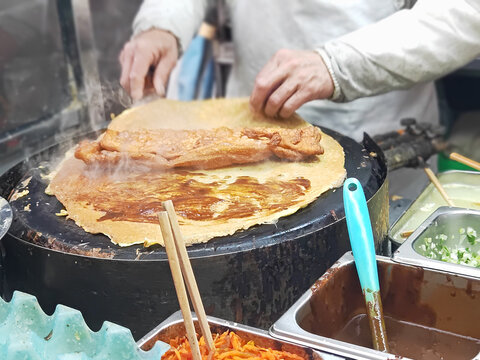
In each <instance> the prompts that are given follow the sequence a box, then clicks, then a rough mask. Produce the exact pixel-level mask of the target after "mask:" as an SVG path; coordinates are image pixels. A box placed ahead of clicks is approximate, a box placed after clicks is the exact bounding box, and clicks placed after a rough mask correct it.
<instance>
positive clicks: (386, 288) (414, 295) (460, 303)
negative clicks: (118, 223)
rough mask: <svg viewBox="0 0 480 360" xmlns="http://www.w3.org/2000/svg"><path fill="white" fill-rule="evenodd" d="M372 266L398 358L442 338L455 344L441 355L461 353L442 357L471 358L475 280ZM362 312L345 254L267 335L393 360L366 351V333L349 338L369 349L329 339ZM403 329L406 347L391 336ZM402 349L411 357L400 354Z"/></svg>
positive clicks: (476, 328) (478, 344)
mask: <svg viewBox="0 0 480 360" xmlns="http://www.w3.org/2000/svg"><path fill="white" fill-rule="evenodd" d="M377 264H378V271H379V279H380V290H381V295H382V302H383V309H384V313H385V316H386V320H388V321H386V327H387V337H390V340H395V341H398V342H397V345H396V346H398V347H401V348H402V352H403V353H402V354H401V355H402V356H404V357H405V358H408V357H410V358H415V359H419V358H420V357H419V356H418V353H419V352H420V351H422V349H421V347H422V346H425V341H426V340H425V339H428V341H432V340H435V341H437V340H438V343H440V344H442V345H441V346H443V343H442V339H444V340H445V339H446V338H442V337H443V336H445V337H448V339H452V338H453V339H454V340H455V341H457V340H458V344H457V343H455V344H454V345H452V344H450V343H448V342H447V341H445V346H447V347H448V348H447V349H446V350H443V349H442V351H446V352H448V351H449V350H451V351H453V352H455V351H460V352H461V355H460V356H458V354H456V355H454V356H450V357H448V356H447V357H445V359H455V360H460V359H461V358H462V354H463V355H464V354H465V353H467V355H466V357H463V358H466V359H471V358H473V357H474V356H475V355H476V354H477V353H478V352H479V351H480V340H479V339H480V280H473V279H469V278H465V277H462V276H456V275H451V274H446V273H442V272H438V271H435V270H428V269H423V268H420V267H414V266H409V265H404V264H399V263H396V262H394V261H392V260H391V259H390V258H387V257H383V256H377ZM362 314H363V315H362ZM364 314H365V302H364V299H363V295H362V292H361V288H360V284H359V281H358V276H357V272H356V269H355V263H354V260H353V256H352V254H351V253H346V254H345V255H344V256H342V258H340V260H339V261H338V262H337V263H335V264H334V265H333V266H332V267H331V268H330V269H329V270H328V271H327V272H326V273H325V274H324V275H323V276H322V277H320V279H319V280H318V281H317V282H316V283H315V284H314V285H313V286H312V287H311V288H310V289H309V290H308V291H307V292H306V293H304V294H303V295H302V297H301V298H300V299H299V300H298V301H297V302H296V303H295V304H294V305H293V306H292V307H291V308H290V309H289V310H288V311H287V312H286V313H285V314H284V315H283V316H282V317H281V318H280V319H279V320H278V321H277V322H275V323H274V324H273V326H272V327H271V328H270V334H271V335H272V336H274V337H276V338H278V339H282V340H286V341H293V342H296V343H298V344H301V345H304V346H310V347H313V348H315V349H319V350H321V351H326V352H330V353H334V354H338V355H340V356H344V357H347V358H354V359H396V358H398V355H397V357H396V355H393V354H387V353H382V352H379V351H376V350H373V349H371V348H369V347H368V346H371V337H370V331H369V330H367V331H366V332H365V331H361V332H359V333H358V334H355V336H356V337H354V341H355V342H357V343H358V342H360V340H362V339H363V340H362V341H364V340H365V339H366V341H367V342H368V341H370V345H365V346H361V345H359V344H354V343H353V341H352V342H346V341H341V340H338V339H335V337H337V335H338V334H339V333H341V332H342V331H343V330H344V328H346V325H348V324H351V323H354V322H353V321H354V320H355V319H357V318H359V317H361V316H364V318H365V315H364ZM352 320H353V321H352ZM398 324H400V325H401V326H400V327H399V325H398ZM403 325H405V326H406V325H408V326H409V328H408V329H407V327H405V329H407V330H409V331H408V332H405V333H403V334H407V335H408V336H411V337H412V338H411V339H410V340H409V341H411V344H410V343H408V346H404V345H405V339H400V338H399V334H400V333H398V332H397V331H398V329H401V328H402V326H403ZM389 329H390V331H389ZM364 330H365V329H364ZM392 330H395V331H392ZM410 330H413V331H410ZM389 333H390V336H389ZM362 334H363V335H365V336H363V338H362V336H361V335H362ZM400 335H401V334H400ZM448 339H447V340H448ZM424 340H425V341H424ZM417 341H418V342H419V343H418V344H419V345H420V347H419V346H417V343H416V342H417ZM390 346H392V344H391V342H390ZM402 346H403V347H402ZM407 347H408V348H410V349H409V350H408V351H409V352H411V353H412V354H413V355H410V354H408V353H405V351H407V350H405V349H407ZM459 349H460V350H459ZM467 349H468V350H467ZM417 350H419V351H417ZM448 355H451V354H448ZM438 358H440V357H438Z"/></svg>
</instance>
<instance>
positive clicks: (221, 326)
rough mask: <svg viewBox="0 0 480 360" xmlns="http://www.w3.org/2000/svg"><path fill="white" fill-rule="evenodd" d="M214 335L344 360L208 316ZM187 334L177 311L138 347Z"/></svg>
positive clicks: (310, 357)
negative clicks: (232, 335) (228, 334)
mask: <svg viewBox="0 0 480 360" xmlns="http://www.w3.org/2000/svg"><path fill="white" fill-rule="evenodd" d="M192 316H193V318H194V323H195V328H196V330H197V332H199V331H200V330H199V327H198V322H197V318H196V316H195V314H192ZM207 319H208V322H209V324H210V329H211V331H212V333H223V332H225V331H227V330H231V331H234V332H235V333H236V334H237V335H239V336H240V337H241V338H242V339H245V340H253V341H254V342H255V344H256V345H258V346H261V347H265V348H271V349H275V350H283V351H288V352H290V353H294V354H297V355H299V356H302V357H303V358H305V359H307V360H342V359H343V358H342V357H339V356H336V355H331V354H326V353H322V352H320V351H318V350H313V349H311V348H308V347H304V346H300V345H297V344H294V343H291V342H287V341H282V340H278V339H274V338H273V337H271V336H270V335H269V333H268V332H267V331H265V330H261V329H257V328H253V327H250V326H245V325H241V324H237V323H235V322H232V321H226V320H222V319H218V318H215V317H211V316H207ZM185 334H186V332H185V327H184V325H183V318H182V313H181V312H180V311H177V312H175V313H173V314H172V315H171V316H170V317H168V318H167V319H166V320H165V321H163V322H162V323H161V324H160V325H158V326H157V327H156V328H155V329H153V330H152V331H150V332H149V333H148V334H146V335H145V336H144V337H142V338H141V339H140V340H139V341H138V342H137V345H138V347H140V348H141V349H143V350H150V349H151V348H152V347H153V345H154V344H155V342H156V341H157V340H161V341H164V342H166V343H168V342H169V340H170V339H172V338H174V337H176V336H184V335H185ZM159 360H160V359H159Z"/></svg>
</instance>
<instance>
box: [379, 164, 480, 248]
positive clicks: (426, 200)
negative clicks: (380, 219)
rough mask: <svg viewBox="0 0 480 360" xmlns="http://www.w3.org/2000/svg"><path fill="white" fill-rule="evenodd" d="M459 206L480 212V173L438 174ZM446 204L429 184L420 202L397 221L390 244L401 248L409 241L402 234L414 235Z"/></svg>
mask: <svg viewBox="0 0 480 360" xmlns="http://www.w3.org/2000/svg"><path fill="white" fill-rule="evenodd" d="M438 179H439V181H440V183H441V184H442V185H443V186H444V188H445V190H446V191H447V193H448V194H449V196H450V197H451V198H452V200H454V202H455V205H456V206H458V207H462V208H469V209H476V210H480V172H476V171H460V170H452V171H446V172H443V173H440V174H438ZM443 204H445V203H444V202H443V200H442V198H441V197H440V194H439V193H438V191H437V190H436V189H435V187H434V186H433V184H431V183H429V184H428V185H427V186H426V187H425V189H424V190H423V191H422V192H421V194H420V195H419V196H418V198H417V199H416V200H415V201H414V202H413V203H412V204H411V205H410V206H409V207H408V208H407V209H406V210H405V212H404V213H403V214H402V215H401V216H400V217H399V218H398V219H397V220H396V221H395V223H394V224H393V225H392V226H391V228H390V230H389V231H388V237H389V239H390V241H391V242H392V243H393V244H394V245H396V246H400V245H401V244H403V243H404V242H405V241H406V238H404V237H402V236H401V235H400V234H401V233H402V232H405V231H414V230H415V229H416V228H417V227H418V226H419V225H420V224H421V223H422V222H423V221H425V220H426V219H427V218H428V217H429V216H430V215H431V214H432V213H433V212H434V211H435V210H436V209H437V208H438V207H440V206H443Z"/></svg>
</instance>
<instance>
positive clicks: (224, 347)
mask: <svg viewBox="0 0 480 360" xmlns="http://www.w3.org/2000/svg"><path fill="white" fill-rule="evenodd" d="M214 344H215V353H214V354H213V356H209V354H208V349H207V345H206V344H205V340H204V339H203V336H202V337H201V338H200V340H199V341H198V345H199V347H200V353H201V355H202V360H243V359H256V360H305V359H304V358H303V357H301V356H299V355H295V354H292V353H289V352H287V351H280V350H273V349H270V348H262V347H259V346H257V345H255V344H254V342H253V341H248V342H247V341H245V340H243V339H242V338H240V336H238V335H237V334H235V333H234V332H231V331H226V332H224V333H223V334H221V335H218V334H217V335H216V336H214ZM170 346H171V348H170V349H169V350H168V351H167V352H166V353H165V354H163V356H162V360H191V359H192V352H191V350H190V344H189V342H188V340H187V338H186V337H185V336H184V337H176V338H175V339H172V340H170Z"/></svg>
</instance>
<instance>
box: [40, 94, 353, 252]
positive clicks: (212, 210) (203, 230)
mask: <svg viewBox="0 0 480 360" xmlns="http://www.w3.org/2000/svg"><path fill="white" fill-rule="evenodd" d="M219 126H226V127H231V128H237V127H269V128H272V127H285V128H300V127H306V126H311V125H310V124H308V123H307V122H305V121H304V120H302V119H301V118H300V117H299V116H298V115H294V116H292V117H291V118H289V119H278V120H277V119H270V118H266V117H263V116H260V115H253V114H252V113H251V112H250V109H249V105H248V99H216V100H207V101H194V102H178V101H172V100H163V99H162V100H157V101H155V102H152V103H149V104H146V105H144V106H141V107H138V108H134V109H129V110H126V111H125V112H123V113H122V114H120V115H119V116H117V117H116V118H115V119H114V120H113V121H112V123H111V124H110V125H109V129H113V130H117V131H124V130H128V129H166V128H169V129H200V128H203V129H206V128H215V127H219ZM320 143H321V145H322V146H323V148H324V154H323V155H318V156H316V157H314V158H313V159H311V160H308V161H300V162H290V161H281V160H267V161H263V162H261V163H254V164H248V165H241V166H230V167H225V168H221V169H213V170H188V169H187V170H186V169H181V170H180V169H177V170H173V171H165V172H159V171H147V169H144V168H138V167H136V166H135V165H134V164H132V163H129V161H128V160H126V161H125V163H123V164H121V166H119V168H118V169H117V170H118V171H115V172H113V173H112V172H109V173H105V172H104V171H102V170H101V169H95V168H92V167H89V168H87V166H86V165H85V164H84V163H83V162H82V161H81V160H78V159H75V158H74V157H72V156H67V157H66V159H65V160H64V161H63V162H62V163H61V164H60V166H59V168H58V170H57V173H56V175H55V177H54V178H53V180H52V181H51V183H50V185H49V187H48V189H47V192H48V193H49V194H53V195H55V196H56V197H57V198H58V200H59V201H60V202H61V203H62V204H63V205H64V206H65V208H66V210H67V212H68V217H69V218H71V219H73V220H74V221H75V222H76V224H77V225H79V226H81V227H83V228H84V229H85V230H86V231H88V232H91V233H103V234H105V235H107V236H108V237H110V239H111V240H112V241H113V242H114V243H115V244H118V245H120V246H128V245H132V244H138V243H144V244H145V245H151V244H155V243H158V244H161V245H163V239H162V235H161V231H160V227H159V225H158V220H157V215H156V214H157V212H158V211H162V210H163V207H162V205H161V202H162V201H165V200H169V199H170V200H172V201H173V204H174V206H175V210H176V213H177V215H178V219H179V222H180V227H181V230H182V233H183V235H184V237H185V240H186V243H187V244H189V245H190V244H194V243H200V242H205V241H208V240H210V239H212V238H214V237H217V236H225V235H231V234H233V233H234V232H236V231H240V230H243V229H247V228H249V227H251V226H254V225H257V224H263V223H272V222H275V221H276V220H277V219H278V218H280V217H282V216H287V215H290V214H292V213H294V212H296V211H297V210H298V209H300V208H302V207H305V206H306V205H308V204H309V203H311V202H312V201H314V200H315V199H316V198H317V197H318V196H320V195H321V194H322V193H323V192H325V191H327V190H329V189H331V188H334V187H338V186H340V185H341V184H342V183H343V180H344V179H345V175H346V172H345V168H344V153H343V149H342V147H341V146H340V144H338V142H336V141H335V140H334V139H333V138H331V137H330V136H328V135H326V134H322V139H321V142H320Z"/></svg>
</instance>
